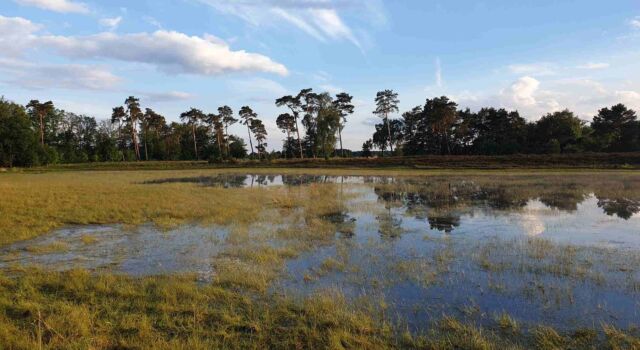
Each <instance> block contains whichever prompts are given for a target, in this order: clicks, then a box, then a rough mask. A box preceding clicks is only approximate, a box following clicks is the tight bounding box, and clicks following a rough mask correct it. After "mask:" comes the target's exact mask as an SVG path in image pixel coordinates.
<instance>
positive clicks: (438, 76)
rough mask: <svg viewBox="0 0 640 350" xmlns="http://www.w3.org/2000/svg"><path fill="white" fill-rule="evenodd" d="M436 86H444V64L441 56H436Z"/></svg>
mask: <svg viewBox="0 0 640 350" xmlns="http://www.w3.org/2000/svg"><path fill="white" fill-rule="evenodd" d="M436 86H437V87H439V88H440V87H442V64H441V62H440V57H438V58H436Z"/></svg>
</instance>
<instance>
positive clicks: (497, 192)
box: [0, 169, 640, 349]
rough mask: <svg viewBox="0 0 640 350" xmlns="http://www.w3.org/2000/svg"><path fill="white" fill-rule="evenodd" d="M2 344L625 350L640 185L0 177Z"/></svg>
mask: <svg viewBox="0 0 640 350" xmlns="http://www.w3.org/2000/svg"><path fill="white" fill-rule="evenodd" d="M0 196H2V198H6V199H8V200H3V201H1V202H0V212H2V213H3V215H2V216H0V237H1V242H2V246H1V247H0V271H1V272H0V343H1V344H5V345H6V346H7V347H8V348H38V347H42V348H203V349H204V348H371V349H374V348H375V349H377V348H418V349H460V348H463V349H468V348H469V349H502V348H513V349H519V348H542V349H559V348H574V349H592V348H610V349H636V348H638V347H640V338H639V337H640V334H639V333H640V331H639V329H638V328H637V327H638V326H640V311H638V310H640V307H639V306H640V271H639V270H638V266H640V236H638V229H639V228H640V217H639V216H638V215H637V214H638V212H640V176H638V175H635V174H634V173H629V172H561V173H552V172H538V173H531V172H519V173H518V172H512V173H497V172H488V173H486V172H485V173H464V172H463V173H461V172H457V173H451V172H420V171H364V170H358V171H356V170H317V171H314V170H288V171H282V170H269V169H261V170H255V171H254V172H252V173H251V174H239V173H237V170H235V171H234V170H215V171H214V170H198V171H181V172H176V171H155V172H152V171H147V172H144V171H138V172H69V173H43V174H35V173H28V174H12V173H10V174H3V175H2V176H1V177H0Z"/></svg>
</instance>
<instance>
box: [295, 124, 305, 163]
mask: <svg viewBox="0 0 640 350" xmlns="http://www.w3.org/2000/svg"><path fill="white" fill-rule="evenodd" d="M295 119H296V133H297V134H298V148H299V149H300V159H304V154H302V141H300V128H299V127H298V117H295Z"/></svg>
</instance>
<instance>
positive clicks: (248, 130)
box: [247, 125, 254, 154]
mask: <svg viewBox="0 0 640 350" xmlns="http://www.w3.org/2000/svg"><path fill="white" fill-rule="evenodd" d="M247 133H248V134H249V145H251V154H253V153H254V152H253V141H251V129H250V128H249V125H247Z"/></svg>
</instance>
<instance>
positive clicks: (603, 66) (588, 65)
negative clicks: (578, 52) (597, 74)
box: [576, 62, 610, 70]
mask: <svg viewBox="0 0 640 350" xmlns="http://www.w3.org/2000/svg"><path fill="white" fill-rule="evenodd" d="M609 67H610V64H609V63H604V62H601V63H596V62H589V63H585V64H581V65H579V66H577V67H576V68H578V69H589V70H596V69H607V68H609Z"/></svg>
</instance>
